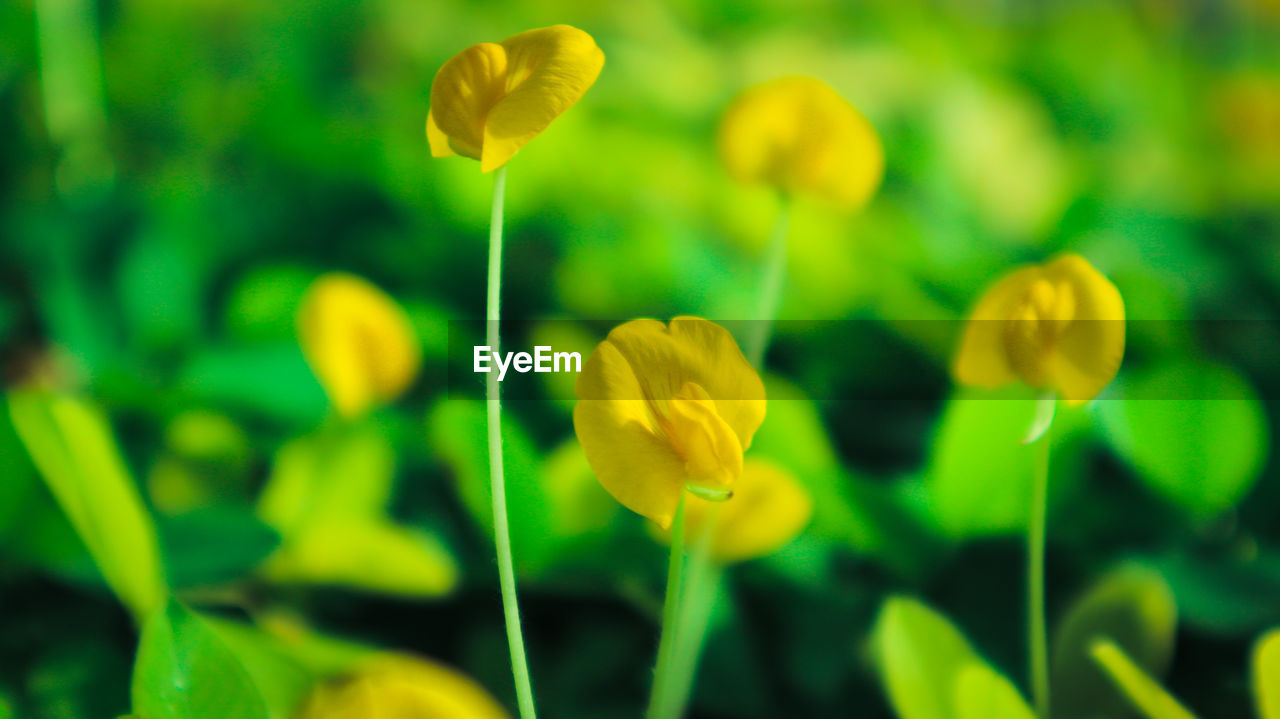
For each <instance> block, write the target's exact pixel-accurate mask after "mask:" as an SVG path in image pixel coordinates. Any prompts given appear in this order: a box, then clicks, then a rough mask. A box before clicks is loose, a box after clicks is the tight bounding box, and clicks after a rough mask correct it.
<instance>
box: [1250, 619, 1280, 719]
mask: <svg viewBox="0 0 1280 719" xmlns="http://www.w3.org/2000/svg"><path fill="white" fill-rule="evenodd" d="M1253 694H1254V699H1255V701H1257V703H1258V717H1259V719H1280V629H1272V630H1271V631H1270V632H1267V633H1266V634H1264V635H1263V636H1262V638H1261V639H1259V640H1258V643H1257V645H1255V647H1254V650H1253Z"/></svg>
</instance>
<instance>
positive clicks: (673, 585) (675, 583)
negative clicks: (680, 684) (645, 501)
mask: <svg viewBox="0 0 1280 719" xmlns="http://www.w3.org/2000/svg"><path fill="white" fill-rule="evenodd" d="M684 497H685V495H684V492H681V493H680V503H679V504H677V505H676V515H675V517H674V518H673V519H672V520H671V560H670V562H669V563H668V564H667V597H666V599H665V600H664V601H663V603H662V635H661V637H660V638H659V639H658V662H657V666H656V667H655V668H654V673H653V693H652V694H651V695H650V697H649V711H648V712H647V713H646V714H645V716H647V717H648V719H661V718H662V717H664V716H665V715H664V714H663V713H662V710H663V704H664V702H665V698H666V696H667V694H668V693H669V692H670V691H671V686H672V683H673V681H674V680H675V677H674V676H672V659H673V657H674V655H675V649H676V643H677V642H678V641H679V637H680V627H679V623H680V597H681V584H682V578H683V576H684Z"/></svg>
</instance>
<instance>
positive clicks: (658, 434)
mask: <svg viewBox="0 0 1280 719" xmlns="http://www.w3.org/2000/svg"><path fill="white" fill-rule="evenodd" d="M582 369H583V371H582V373H581V374H580V375H579V376H578V382H577V387H576V393H577V396H578V399H579V402H578V405H577V407H576V408H575V410H574V427H575V429H576V431H577V433H578V438H579V441H581V443H582V447H583V450H584V452H585V453H586V456H587V460H588V462H589V463H590V464H591V468H592V470H593V471H594V472H595V473H596V476H597V477H598V478H599V479H600V483H601V484H602V485H604V487H605V489H607V490H608V491H609V492H610V493H611V494H613V496H614V497H615V498H617V499H618V501H619V502H621V503H622V504H623V505H625V506H626V507H628V508H630V509H632V510H633V511H635V512H638V513H640V514H642V515H644V516H646V517H649V518H650V519H653V520H654V521H656V522H658V523H659V524H661V525H663V526H668V525H669V524H670V522H671V518H672V516H673V515H674V513H675V508H676V505H677V504H678V503H679V500H680V494H681V492H682V491H683V487H684V486H685V485H686V484H687V483H689V482H691V481H694V482H704V481H705V482H709V483H710V486H711V487H713V488H717V489H721V488H723V489H728V488H729V487H730V486H731V485H732V483H733V482H734V481H736V479H737V477H736V475H737V474H738V473H740V471H741V470H740V467H741V456H740V455H741V452H742V451H743V450H745V449H746V448H747V447H748V446H750V444H751V438H752V437H753V436H754V435H755V432H756V429H758V428H759V426H760V423H761V422H763V421H764V412H765V399H764V385H763V383H762V382H761V381H760V377H759V375H757V374H756V372H755V370H754V369H753V368H752V367H751V365H750V364H749V363H747V361H746V359H745V358H744V357H743V356H742V352H741V350H739V349H738V346H737V344H736V343H735V342H734V340H733V336H732V335H730V334H729V332H728V331H726V330H725V329H724V328H723V327H720V326H719V325H716V324H715V323H713V322H708V321H706V320H703V319H698V318H694V317H679V318H676V319H674V320H672V321H671V324H670V325H669V326H668V325H664V324H662V323H661V322H658V321H656V320H635V321H632V322H627V323H625V324H623V325H620V326H619V327H616V328H614V330H613V331H612V332H610V333H609V336H608V338H607V339H606V340H605V341H604V342H602V343H600V345H599V346H598V347H597V348H596V351H595V352H593V353H592V355H591V357H590V358H588V360H587V362H586V364H584V365H583V368H582ZM730 433H732V436H730ZM735 444H736V447H735ZM691 475H697V476H696V477H695V476H691Z"/></svg>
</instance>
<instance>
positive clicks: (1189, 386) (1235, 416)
mask: <svg viewBox="0 0 1280 719" xmlns="http://www.w3.org/2000/svg"><path fill="white" fill-rule="evenodd" d="M1117 394H1118V399H1120V400H1122V401H1111V402H1106V403H1104V404H1106V405H1107V406H1106V408H1105V410H1104V413H1103V417H1104V419H1105V421H1106V423H1107V426H1108V429H1109V430H1110V437H1111V438H1112V440H1113V442H1114V444H1115V445H1116V447H1117V449H1118V450H1119V451H1120V453H1121V454H1122V455H1123V456H1124V457H1125V459H1127V460H1128V461H1129V462H1130V463H1131V464H1132V465H1133V466H1134V468H1135V469H1137V470H1138V473H1139V475H1140V476H1141V477H1142V478H1143V480H1144V481H1145V482H1146V483H1147V485H1148V486H1149V487H1151V489H1153V490H1154V491H1155V492H1157V493H1158V494H1160V495H1161V496H1163V497H1164V498H1166V499H1168V500H1170V501H1172V502H1175V503H1176V504H1178V505H1179V506H1181V507H1182V508H1183V509H1185V510H1186V511H1187V512H1189V513H1192V514H1195V515H1199V516H1212V515H1214V514H1217V513H1219V512H1222V511H1224V510H1227V509H1230V508H1231V507H1233V506H1235V505H1236V503H1237V502H1239V501H1240V499H1241V498H1243V497H1244V496H1245V495H1246V494H1247V493H1248V492H1249V490H1250V489H1251V488H1252V487H1253V485H1254V483H1255V482H1256V481H1257V480H1258V476H1259V471H1260V470H1261V468H1262V465H1263V462H1264V461H1265V460H1266V457H1267V438H1268V437H1269V435H1270V430H1269V429H1268V427H1267V419H1266V415H1265V414H1264V412H1263V409H1262V403H1261V401H1260V400H1259V399H1258V396H1257V394H1256V393H1255V392H1254V390H1253V388H1252V387H1250V386H1249V383H1248V382H1247V381H1245V380H1244V379H1243V378H1242V377H1240V375H1239V374H1237V373H1236V372H1234V371H1232V370H1231V369H1229V368H1226V367H1222V366H1219V365H1211V364H1205V363H1202V362H1195V361H1179V362H1171V363H1165V364H1161V365H1159V366H1157V367H1154V368H1152V369H1150V370H1148V371H1145V372H1143V373H1140V374H1138V375H1136V376H1134V377H1132V378H1130V379H1127V380H1126V381H1125V382H1124V383H1123V384H1122V389H1121V391H1120V392H1118V393H1117Z"/></svg>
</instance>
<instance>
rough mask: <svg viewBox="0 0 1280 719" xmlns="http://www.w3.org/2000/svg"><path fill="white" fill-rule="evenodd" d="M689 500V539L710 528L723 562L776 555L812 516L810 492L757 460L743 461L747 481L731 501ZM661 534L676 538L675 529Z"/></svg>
mask: <svg viewBox="0 0 1280 719" xmlns="http://www.w3.org/2000/svg"><path fill="white" fill-rule="evenodd" d="M686 502H687V503H686V504H685V508H684V511H685V515H684V517H685V519H684V521H685V523H686V526H687V529H686V532H687V535H688V536H689V537H700V536H702V533H703V532H705V531H708V529H709V530H710V532H711V537H710V542H711V547H710V551H711V557H712V558H713V559H715V560H716V561H718V562H721V563H724V564H728V563H730V562H742V561H746V560H748V559H755V558H757V557H765V556H768V555H770V554H773V553H774V552H776V551H778V550H779V549H781V548H782V547H784V546H786V544H787V543H788V542H790V541H791V540H793V539H795V538H796V537H797V536H799V535H800V532H802V531H804V528H805V527H806V526H808V524H809V520H810V519H812V518H813V498H812V497H810V496H809V492H808V491H807V490H806V489H805V488H804V487H803V486H802V485H801V484H800V483H799V482H798V481H796V479H795V477H792V476H791V475H790V474H788V473H787V472H786V471H785V470H783V469H782V468H781V467H778V466H777V465H775V464H773V463H772V462H767V461H763V460H758V459H749V460H746V461H745V462H744V463H743V465H742V478H741V479H739V480H738V483H737V484H735V485H734V487H733V496H732V497H730V498H729V499H728V500H726V501H724V502H709V501H707V500H705V499H699V498H697V497H689V498H688V499H687V500H686ZM708 523H710V524H709V525H708ZM659 536H661V537H662V539H663V540H664V541H670V540H671V533H670V531H667V530H661V531H660V533H659Z"/></svg>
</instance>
